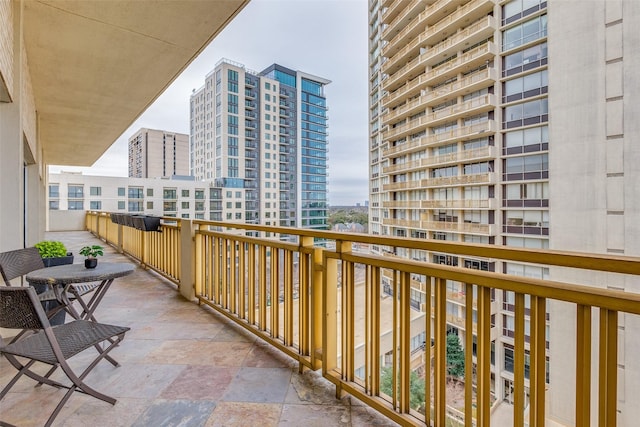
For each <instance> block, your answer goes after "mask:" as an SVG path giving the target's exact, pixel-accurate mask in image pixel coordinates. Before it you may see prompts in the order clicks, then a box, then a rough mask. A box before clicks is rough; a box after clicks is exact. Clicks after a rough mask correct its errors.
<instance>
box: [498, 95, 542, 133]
mask: <svg viewBox="0 0 640 427" xmlns="http://www.w3.org/2000/svg"><path fill="white" fill-rule="evenodd" d="M503 111H504V113H503V115H502V117H503V118H504V122H503V128H506V129H510V128H514V127H520V126H527V125H533V124H536V123H541V122H546V121H548V120H549V103H548V100H547V98H543V99H536V100H535V101H529V102H524V103H522V104H516V105H510V106H508V107H506V108H504V110H503Z"/></svg>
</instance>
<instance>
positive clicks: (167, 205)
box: [162, 202, 177, 212]
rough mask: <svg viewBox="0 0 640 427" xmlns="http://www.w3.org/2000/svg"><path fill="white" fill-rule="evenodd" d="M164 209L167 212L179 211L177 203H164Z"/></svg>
mask: <svg viewBox="0 0 640 427" xmlns="http://www.w3.org/2000/svg"><path fill="white" fill-rule="evenodd" d="M162 208H163V210H164V211H165V212H175V211H176V210H177V209H176V202H164V204H163V206H162Z"/></svg>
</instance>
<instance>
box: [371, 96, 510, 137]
mask: <svg viewBox="0 0 640 427" xmlns="http://www.w3.org/2000/svg"><path fill="white" fill-rule="evenodd" d="M497 105H498V104H497V98H496V96H495V95H493V94H487V95H481V96H478V97H476V98H473V99H470V100H468V101H465V102H461V103H460V104H455V105H452V106H450V107H445V108H443V109H441V110H437V111H434V112H431V113H428V114H425V115H423V116H420V117H418V118H416V119H413V120H410V121H409V122H408V123H404V124H401V125H397V126H396V127H393V128H392V127H390V126H386V127H385V130H384V131H383V132H382V138H383V139H384V140H394V139H400V138H403V137H406V136H409V135H413V134H416V133H418V132H420V131H423V130H426V129H427V127H434V126H438V125H440V124H443V123H446V122H450V121H454V120H456V119H458V118H460V117H470V116H474V115H477V114H480V113H484V112H487V111H491V110H493V109H494V108H495V107H496V106H497Z"/></svg>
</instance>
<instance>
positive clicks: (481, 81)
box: [382, 68, 498, 124]
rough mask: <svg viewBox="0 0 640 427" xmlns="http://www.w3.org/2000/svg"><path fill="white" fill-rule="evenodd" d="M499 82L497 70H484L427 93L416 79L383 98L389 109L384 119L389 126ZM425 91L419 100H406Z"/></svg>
mask: <svg viewBox="0 0 640 427" xmlns="http://www.w3.org/2000/svg"><path fill="white" fill-rule="evenodd" d="M497 80H498V72H497V71H496V69H495V68H485V69H484V70H481V71H478V72H476V73H473V74H470V75H468V76H466V77H463V78H462V79H460V80H456V81H454V82H452V83H449V84H446V85H443V86H439V87H438V88H437V89H434V90H431V91H427V90H425V89H420V88H421V85H420V78H417V79H414V80H413V81H412V82H410V83H409V84H407V85H406V86H403V87H401V88H400V89H398V90H397V91H395V92H392V93H390V94H389V95H388V96H386V97H385V98H383V100H382V103H383V105H384V106H385V108H387V112H386V113H383V116H382V119H383V121H384V122H385V124H387V123H388V122H389V121H390V120H394V119H401V118H403V117H408V116H411V115H413V114H415V113H416V112H417V111H418V110H419V109H420V108H421V107H422V108H424V107H425V106H430V105H437V104H439V103H441V102H442V101H443V100H444V99H445V98H448V97H453V96H458V95H461V94H464V93H465V92H466V91H469V92H474V91H476V90H478V89H482V88H485V87H488V86H491V85H492V84H494V83H495V82H496V81H497ZM423 90H424V94H422V95H420V97H419V98H417V99H414V100H412V101H409V102H407V103H406V104H399V103H400V102H405V99H406V98H408V97H411V96H414V95H416V94H418V93H420V92H421V91H423Z"/></svg>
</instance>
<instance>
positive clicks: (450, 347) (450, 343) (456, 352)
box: [447, 334, 464, 378]
mask: <svg viewBox="0 0 640 427" xmlns="http://www.w3.org/2000/svg"><path fill="white" fill-rule="evenodd" d="M447 374H449V375H451V376H453V377H458V378H461V377H464V350H463V349H462V346H461V345H460V338H458V336H457V335H456V334H448V335H447Z"/></svg>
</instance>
